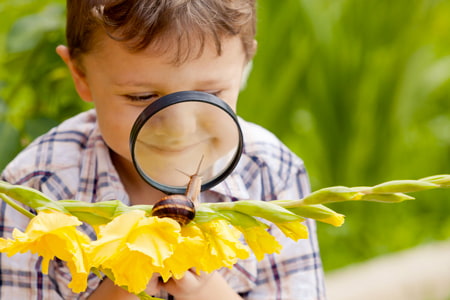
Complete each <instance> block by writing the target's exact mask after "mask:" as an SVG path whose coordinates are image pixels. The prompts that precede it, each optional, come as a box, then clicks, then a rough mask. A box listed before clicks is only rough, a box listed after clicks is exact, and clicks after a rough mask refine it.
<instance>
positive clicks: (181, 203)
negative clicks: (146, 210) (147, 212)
mask: <svg viewBox="0 0 450 300" xmlns="http://www.w3.org/2000/svg"><path fill="white" fill-rule="evenodd" d="M152 215H153V216H157V217H160V218H165V217H167V218H172V219H174V220H175V221H177V222H178V223H179V224H180V225H181V226H184V225H186V224H188V223H189V222H191V221H192V220H193V219H194V217H195V206H194V203H193V202H192V201H191V200H190V199H189V198H188V197H187V196H186V195H170V196H166V197H164V198H162V199H161V200H159V201H158V202H156V203H155V205H154V206H153V209H152Z"/></svg>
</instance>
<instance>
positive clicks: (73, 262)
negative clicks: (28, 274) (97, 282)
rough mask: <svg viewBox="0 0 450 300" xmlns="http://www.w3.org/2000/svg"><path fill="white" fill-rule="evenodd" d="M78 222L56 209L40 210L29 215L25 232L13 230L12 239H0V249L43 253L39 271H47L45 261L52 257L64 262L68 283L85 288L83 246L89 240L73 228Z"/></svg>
mask: <svg viewBox="0 0 450 300" xmlns="http://www.w3.org/2000/svg"><path fill="white" fill-rule="evenodd" d="M81 224H82V223H81V222H80V221H79V220H78V219H77V218H76V217H74V216H70V215H67V214H64V213H62V212H58V211H40V212H39V213H38V214H37V216H36V217H34V218H33V219H31V221H30V223H29V224H28V226H27V228H26V230H25V232H21V231H20V230H18V229H14V231H13V239H12V240H5V239H1V243H0V252H5V253H7V254H8V256H12V255H15V254H16V253H19V252H20V253H25V252H27V251H31V253H37V254H38V255H40V256H42V257H43V262H42V272H43V273H44V274H47V273H48V266H49V261H50V260H51V259H53V258H54V257H58V258H59V259H61V260H63V261H65V262H67V266H68V267H69V270H70V272H71V274H72V281H71V282H70V283H69V288H71V289H72V290H73V291H74V292H75V293H79V292H82V291H84V290H85V289H86V285H87V276H88V272H89V266H88V261H87V257H86V255H85V251H84V249H85V248H86V247H87V245H88V244H89V243H90V239H89V237H88V236H87V235H85V234H83V233H81V232H80V231H77V230H76V226H79V225H81Z"/></svg>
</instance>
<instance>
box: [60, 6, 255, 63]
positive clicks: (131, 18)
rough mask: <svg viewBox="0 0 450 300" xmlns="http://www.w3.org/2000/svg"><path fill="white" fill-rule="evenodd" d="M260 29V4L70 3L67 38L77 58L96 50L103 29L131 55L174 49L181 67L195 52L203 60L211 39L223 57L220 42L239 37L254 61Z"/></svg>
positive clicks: (68, 7)
mask: <svg viewBox="0 0 450 300" xmlns="http://www.w3.org/2000/svg"><path fill="white" fill-rule="evenodd" d="M255 27H256V16H255V0H67V26H66V37H67V43H68V47H69V51H70V55H71V57H72V58H74V59H78V58H79V57H80V54H83V53H87V52H89V51H90V50H92V48H93V46H94V44H95V42H96V39H95V36H96V34H98V32H100V30H104V31H103V32H104V33H106V34H107V35H108V36H109V37H110V38H112V39H114V40H117V41H120V42H124V45H126V47H127V48H128V49H129V50H130V51H136V52H137V51H141V50H144V49H145V48H147V47H148V46H149V45H152V47H156V49H159V50H162V51H165V50H173V49H175V50H176V51H175V52H173V53H174V61H173V62H174V63H177V64H179V63H182V62H184V61H186V60H187V59H189V58H190V57H192V56H191V55H192V53H191V51H197V53H196V55H201V53H202V51H203V48H204V46H205V43H206V42H207V41H210V40H212V41H213V42H214V43H215V46H216V49H217V53H218V55H220V54H221V51H222V47H221V39H222V38H223V37H229V36H236V35H239V36H240V38H241V40H242V43H243V48H244V51H245V53H246V56H247V59H251V57H252V56H253V51H254V42H253V40H254V37H255Z"/></svg>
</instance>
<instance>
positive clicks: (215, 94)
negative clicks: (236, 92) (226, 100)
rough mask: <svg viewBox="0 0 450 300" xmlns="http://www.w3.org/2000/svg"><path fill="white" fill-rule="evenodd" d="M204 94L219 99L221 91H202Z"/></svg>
mask: <svg viewBox="0 0 450 300" xmlns="http://www.w3.org/2000/svg"><path fill="white" fill-rule="evenodd" d="M204 92H205V93H208V94H211V95H213V96H216V97H219V98H220V96H219V95H220V94H221V91H204Z"/></svg>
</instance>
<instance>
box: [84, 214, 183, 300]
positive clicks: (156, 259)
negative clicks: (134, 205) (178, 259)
mask: <svg viewBox="0 0 450 300" xmlns="http://www.w3.org/2000/svg"><path fill="white" fill-rule="evenodd" d="M180 241H181V236H180V225H179V224H178V223H177V222H176V221H174V220H172V219H170V218H158V217H146V216H145V212H144V211H140V210H133V211H130V212H127V213H125V214H123V215H120V216H118V217H116V218H115V219H113V220H112V221H111V222H110V223H108V224H106V225H105V226H102V227H100V231H99V235H98V239H97V240H96V241H94V242H92V244H91V245H92V248H91V249H90V251H89V254H90V256H91V260H92V266H93V267H95V268H99V269H108V270H110V271H111V272H112V274H113V275H114V278H115V283H116V284H117V285H119V286H126V287H127V289H128V291H129V292H131V293H135V294H138V293H140V292H141V291H143V290H144V289H145V288H146V286H147V283H148V281H149V280H150V278H151V277H152V275H153V273H155V272H158V273H161V274H164V275H165V277H166V278H167V277H169V278H170V270H168V269H167V268H166V265H165V260H166V259H168V258H169V257H171V256H172V255H173V253H174V250H175V248H176V246H177V245H178V244H179V243H180Z"/></svg>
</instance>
